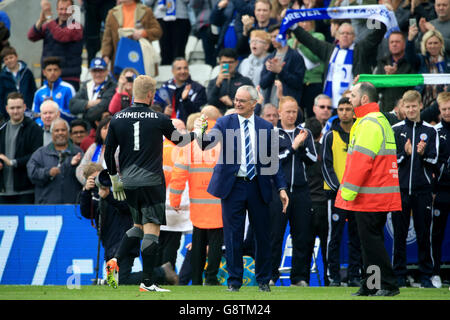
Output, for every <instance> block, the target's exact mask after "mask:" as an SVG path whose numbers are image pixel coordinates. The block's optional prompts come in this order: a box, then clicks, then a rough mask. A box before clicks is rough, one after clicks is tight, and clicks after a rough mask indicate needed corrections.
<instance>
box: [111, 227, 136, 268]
mask: <svg viewBox="0 0 450 320" xmlns="http://www.w3.org/2000/svg"><path fill="white" fill-rule="evenodd" d="M139 231H140V232H139ZM141 233H142V234H141ZM142 237H143V232H142V230H141V229H139V228H137V227H133V228H131V229H130V230H128V231H127V232H126V233H125V234H124V235H123V238H122V241H121V242H120V245H119V248H118V249H117V252H116V258H117V264H118V265H119V268H120V259H121V258H122V257H124V258H125V257H127V256H129V255H130V254H131V253H132V252H133V250H134V249H135V248H138V247H139V243H140V241H141V239H142Z"/></svg>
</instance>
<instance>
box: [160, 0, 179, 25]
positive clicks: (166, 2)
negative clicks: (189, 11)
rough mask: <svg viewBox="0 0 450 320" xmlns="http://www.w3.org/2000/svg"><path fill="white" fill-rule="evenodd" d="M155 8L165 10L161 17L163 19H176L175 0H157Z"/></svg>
mask: <svg viewBox="0 0 450 320" xmlns="http://www.w3.org/2000/svg"><path fill="white" fill-rule="evenodd" d="M156 8H157V9H156V10H160V11H162V12H165V16H164V17H163V20H164V21H173V20H176V15H177V12H176V2H175V0H159V1H158V5H157V6H156Z"/></svg>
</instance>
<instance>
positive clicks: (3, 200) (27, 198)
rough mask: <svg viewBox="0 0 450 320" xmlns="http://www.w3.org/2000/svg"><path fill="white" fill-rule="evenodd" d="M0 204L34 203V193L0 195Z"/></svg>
mask: <svg viewBox="0 0 450 320" xmlns="http://www.w3.org/2000/svg"><path fill="white" fill-rule="evenodd" d="M0 204H34V193H27V194H18V195H14V196H0Z"/></svg>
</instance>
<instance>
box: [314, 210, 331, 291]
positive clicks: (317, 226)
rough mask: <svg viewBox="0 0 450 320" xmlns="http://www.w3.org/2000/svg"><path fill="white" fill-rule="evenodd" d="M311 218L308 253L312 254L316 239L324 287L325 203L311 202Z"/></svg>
mask: <svg viewBox="0 0 450 320" xmlns="http://www.w3.org/2000/svg"><path fill="white" fill-rule="evenodd" d="M311 212H312V217H311V240H310V252H311V255H312V254H313V250H314V245H315V242H316V237H319V239H320V249H321V250H322V263H323V278H324V282H325V286H327V285H328V284H329V281H328V276H327V273H328V272H327V270H328V262H327V237H328V214H327V204H326V202H323V203H321V202H314V201H313V202H312V209H311Z"/></svg>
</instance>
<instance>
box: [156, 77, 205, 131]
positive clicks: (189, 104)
mask: <svg viewBox="0 0 450 320" xmlns="http://www.w3.org/2000/svg"><path fill="white" fill-rule="evenodd" d="M188 84H190V85H191V90H190V91H189V93H188V97H187V98H186V99H185V100H183V99H181V95H182V93H183V91H184V88H185V87H186V85H188ZM162 91H165V92H167V93H168V98H169V99H170V101H173V99H174V100H175V112H176V113H177V119H181V120H183V121H184V122H185V123H186V120H187V118H188V116H189V115H190V114H192V113H195V112H200V107H202V106H204V105H205V104H206V100H207V98H206V89H205V87H204V86H202V85H201V84H200V83H198V82H196V81H193V80H192V79H191V77H189V78H188V79H187V80H186V82H185V83H184V84H183V85H182V86H181V87H179V88H177V86H176V85H175V80H174V79H171V80H169V81H166V82H165V83H164V84H163V85H162V87H161V88H160V89H158V91H157V92H156V95H155V99H154V104H158V105H160V106H161V108H162V109H163V111H164V109H165V108H166V107H167V105H168V104H167V101H165V99H163V98H161V97H160V92H162ZM171 104H172V102H171ZM172 107H173V106H172Z"/></svg>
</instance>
